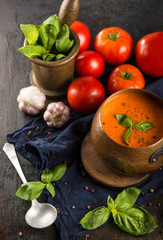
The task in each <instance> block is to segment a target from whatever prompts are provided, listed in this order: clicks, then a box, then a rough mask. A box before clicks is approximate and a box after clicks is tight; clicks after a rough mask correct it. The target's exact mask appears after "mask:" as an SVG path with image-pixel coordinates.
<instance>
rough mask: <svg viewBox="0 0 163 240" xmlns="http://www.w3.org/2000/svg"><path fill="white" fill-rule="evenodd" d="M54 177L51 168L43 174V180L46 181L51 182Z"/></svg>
mask: <svg viewBox="0 0 163 240" xmlns="http://www.w3.org/2000/svg"><path fill="white" fill-rule="evenodd" d="M52 177H53V173H52V171H51V170H50V169H45V170H44V171H43V172H42V174H41V181H42V182H44V183H50V182H51V179H52Z"/></svg>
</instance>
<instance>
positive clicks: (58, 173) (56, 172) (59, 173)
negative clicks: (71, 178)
mask: <svg viewBox="0 0 163 240" xmlns="http://www.w3.org/2000/svg"><path fill="white" fill-rule="evenodd" d="M66 170H67V165H66V163H63V164H59V165H57V166H56V167H54V168H53V169H52V173H53V176H52V179H51V181H57V180H59V179H60V178H61V177H63V175H64V174H65V172H66Z"/></svg>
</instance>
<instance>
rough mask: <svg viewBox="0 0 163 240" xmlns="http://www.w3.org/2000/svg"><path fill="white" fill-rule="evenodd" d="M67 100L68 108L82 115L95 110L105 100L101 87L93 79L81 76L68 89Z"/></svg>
mask: <svg viewBox="0 0 163 240" xmlns="http://www.w3.org/2000/svg"><path fill="white" fill-rule="evenodd" d="M67 99H68V102H69V104H70V106H71V107H72V108H73V109H75V110H76V111H78V112H80V113H82V114H90V113H93V112H95V111H96V110H97V108H98V107H99V106H100V105H101V103H102V102H103V101H104V99H105V90H104V87H103V85H102V84H101V83H100V82H99V81H98V80H97V79H96V78H94V77H91V76H81V77H79V78H76V79H75V80H74V81H73V82H72V83H71V84H70V85H69V87H68V90H67Z"/></svg>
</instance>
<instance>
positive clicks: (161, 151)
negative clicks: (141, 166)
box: [148, 147, 163, 163]
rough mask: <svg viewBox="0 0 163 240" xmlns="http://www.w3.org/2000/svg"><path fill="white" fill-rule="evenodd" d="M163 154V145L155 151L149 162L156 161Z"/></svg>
mask: <svg viewBox="0 0 163 240" xmlns="http://www.w3.org/2000/svg"><path fill="white" fill-rule="evenodd" d="M160 156H163V147H161V148H159V149H157V150H156V151H155V152H154V153H152V154H151V156H150V157H149V160H148V161H149V163H155V162H157V160H158V157H160Z"/></svg>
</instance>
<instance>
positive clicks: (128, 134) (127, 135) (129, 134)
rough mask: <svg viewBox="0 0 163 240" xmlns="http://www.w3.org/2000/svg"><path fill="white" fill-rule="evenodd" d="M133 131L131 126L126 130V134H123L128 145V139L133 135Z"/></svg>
mask: <svg viewBox="0 0 163 240" xmlns="http://www.w3.org/2000/svg"><path fill="white" fill-rule="evenodd" d="M131 132H132V127H129V128H128V129H127V130H126V132H125V134H124V136H123V140H124V142H125V143H127V144H128V145H129V141H128V139H129V137H130V136H131Z"/></svg>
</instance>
